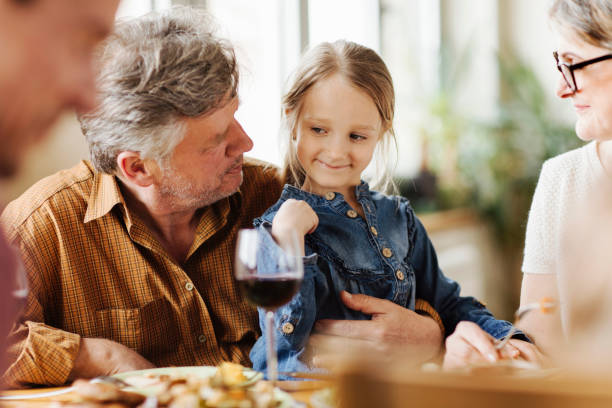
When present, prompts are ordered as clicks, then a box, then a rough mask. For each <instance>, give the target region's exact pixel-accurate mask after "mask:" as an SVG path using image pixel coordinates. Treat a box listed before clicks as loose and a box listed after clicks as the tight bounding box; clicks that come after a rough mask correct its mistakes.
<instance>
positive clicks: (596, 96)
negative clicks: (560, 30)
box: [557, 36, 612, 141]
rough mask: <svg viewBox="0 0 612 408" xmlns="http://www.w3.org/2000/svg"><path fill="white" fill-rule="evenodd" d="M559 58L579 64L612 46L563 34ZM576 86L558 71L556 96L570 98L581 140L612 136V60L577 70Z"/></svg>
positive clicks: (607, 51)
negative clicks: (601, 45)
mask: <svg viewBox="0 0 612 408" xmlns="http://www.w3.org/2000/svg"><path fill="white" fill-rule="evenodd" d="M557 52H558V53H559V62H567V63H568V64H576V63H579V62H582V61H586V60H589V59H592V58H597V57H600V56H602V55H607V54H609V53H610V50H608V49H606V48H600V47H596V46H594V45H591V44H588V43H586V42H584V41H582V40H580V39H579V38H576V37H573V36H561V37H560V41H559V48H558V51H557ZM574 78H575V79H576V87H577V90H576V91H575V92H572V90H571V89H570V88H569V87H568V86H567V84H566V82H565V80H564V79H563V77H562V76H561V74H560V73H559V83H558V87H557V96H559V97H561V98H571V99H572V102H573V103H574V109H575V110H576V114H577V115H578V120H577V121H576V134H577V135H578V137H579V138H580V139H582V140H585V141H588V140H600V141H601V140H611V139H612V60H605V61H600V62H596V63H594V64H591V65H587V66H586V67H584V68H581V69H577V70H575V71H574Z"/></svg>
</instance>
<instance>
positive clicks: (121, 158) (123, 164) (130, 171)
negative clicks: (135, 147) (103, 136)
mask: <svg viewBox="0 0 612 408" xmlns="http://www.w3.org/2000/svg"><path fill="white" fill-rule="evenodd" d="M150 164H151V162H150V161H149V160H144V159H142V158H141V157H140V153H138V152H130V151H127V152H121V153H119V154H118V155H117V169H118V172H119V175H120V176H121V178H123V179H125V180H127V181H129V182H131V183H134V184H136V185H138V186H140V187H148V186H150V185H151V184H153V181H154V180H155V177H154V175H153V173H152V171H151V170H152V169H151V165H150Z"/></svg>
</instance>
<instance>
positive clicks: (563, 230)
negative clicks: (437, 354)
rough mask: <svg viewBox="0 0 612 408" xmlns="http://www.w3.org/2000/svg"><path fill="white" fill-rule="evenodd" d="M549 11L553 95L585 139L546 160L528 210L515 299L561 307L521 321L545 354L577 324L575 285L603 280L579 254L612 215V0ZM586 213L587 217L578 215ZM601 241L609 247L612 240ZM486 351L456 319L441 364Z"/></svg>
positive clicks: (491, 346) (559, 2) (558, 5)
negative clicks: (555, 76) (569, 109)
mask: <svg viewBox="0 0 612 408" xmlns="http://www.w3.org/2000/svg"><path fill="white" fill-rule="evenodd" d="M549 16H550V20H551V22H552V26H553V29H554V31H555V33H556V34H557V36H558V49H557V50H556V51H555V52H554V54H553V56H554V63H555V65H556V69H558V71H559V83H558V88H557V96H559V97H560V98H564V99H567V100H568V101H571V102H572V104H573V106H574V109H575V112H576V115H577V121H576V134H577V136H578V137H579V138H580V139H582V140H584V141H586V142H588V143H587V144H586V145H585V146H583V147H581V148H579V149H576V150H573V151H570V152H567V153H565V154H562V155H560V156H557V157H555V158H553V159H550V160H548V161H547V162H546V163H544V166H543V167H542V171H541V174H540V179H539V181H538V185H537V188H536V191H535V194H534V197H533V202H532V205H531V210H530V213H529V221H528V223H527V233H526V240H525V256H524V260H523V266H522V271H523V284H522V290H521V307H522V308H524V307H526V306H528V305H532V304H537V303H538V302H541V301H542V299H551V298H552V299H555V301H554V302H555V303H556V304H558V305H560V307H559V308H556V311H555V312H554V313H550V310H547V311H546V312H547V313H543V312H530V314H529V315H528V316H526V317H525V318H524V319H521V324H520V327H521V329H522V330H523V331H524V332H525V333H526V334H528V335H529V336H530V337H531V339H532V340H533V341H534V343H535V344H536V345H537V347H538V349H539V350H541V351H542V352H544V353H545V354H550V353H553V352H554V351H555V350H556V348H557V347H558V346H560V345H562V343H560V342H559V339H564V338H566V337H567V336H568V335H571V334H572V333H571V332H572V330H573V331H574V332H576V331H579V330H580V329H581V327H580V325H581V322H580V321H579V319H571V318H570V317H573V316H575V315H576V314H575V312H574V311H572V310H571V308H572V307H573V305H572V304H571V303H572V302H571V299H575V298H576V297H578V295H577V293H578V292H579V291H578V290H577V287H579V286H580V285H583V286H585V285H584V284H585V283H588V284H589V285H591V286H597V285H601V284H602V283H601V281H599V283H598V282H595V281H597V280H598V279H599V278H598V277H597V276H594V275H593V274H590V273H589V270H592V269H593V268H586V266H585V264H584V263H581V261H584V260H585V255H586V254H587V253H592V249H593V246H592V245H593V242H594V241H596V240H597V239H598V236H597V234H594V228H596V227H594V226H595V225H596V224H597V222H598V221H597V220H600V221H599V222H600V223H601V220H602V219H603V218H605V216H606V214H610V215H609V216H610V217H612V1H611V0H555V1H554V2H553V4H552V6H551V8H550V11H549ZM607 191H609V194H608V193H602V192H607ZM602 199H603V200H607V201H604V202H602ZM602 203H603V204H602ZM602 208H603V209H604V210H603V211H602ZM587 218H589V219H590V220H591V222H590V223H585V222H583V221H584V220H583V219H587ZM586 225H589V229H588V231H587V228H585V226H586ZM580 231H582V232H584V233H583V234H579V232H580ZM608 237H609V238H612V231H610V232H609V235H608ZM607 246H608V248H609V250H608V251H609V253H611V254H612V240H610V242H608V243H607ZM599 253H601V251H600V252H599ZM586 260H587V261H588V262H591V263H596V262H602V259H601V258H599V259H598V258H597V257H595V258H594V257H590V258H588V257H586ZM611 267H612V266H610V265H609V264H608V265H607V269H608V270H609V269H610V268H611ZM586 286H588V285H586ZM580 293H582V292H580ZM581 296H583V297H584V296H585V294H584V293H582V295H581ZM511 342H514V343H515V344H516V343H518V344H519V348H520V349H521V354H523V356H524V357H525V358H526V359H528V360H534V359H536V360H538V357H539V354H538V355H536V354H533V349H526V350H527V352H523V349H524V346H523V345H520V342H519V341H518V340H511ZM491 354H495V355H496V354H497V352H496V348H495V342H494V341H493V340H492V339H491V338H489V337H488V336H487V335H486V334H485V333H484V332H482V331H481V330H480V329H479V328H477V327H473V326H472V325H462V326H461V327H458V329H457V330H456V331H455V333H454V334H453V335H452V336H450V337H449V338H448V339H447V355H446V357H445V365H446V366H447V367H454V366H457V365H462V364H467V363H473V362H478V361H481V360H484V359H485V358H486V357H487V356H488V357H489V360H491Z"/></svg>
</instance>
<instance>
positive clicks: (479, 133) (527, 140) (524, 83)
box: [425, 55, 580, 246]
mask: <svg viewBox="0 0 612 408" xmlns="http://www.w3.org/2000/svg"><path fill="white" fill-rule="evenodd" d="M498 62H499V72H500V81H501V89H502V98H501V101H500V104H499V114H498V117H497V119H496V120H494V121H491V122H484V123H483V122H482V121H476V120H473V119H470V118H469V117H466V116H465V115H462V114H460V113H459V109H457V107H456V106H454V105H453V103H454V101H455V100H456V98H455V96H456V95H455V94H454V92H455V87H454V86H453V85H452V84H449V83H448V81H444V80H442V81H441V87H440V92H439V93H438V95H436V96H435V97H434V98H432V100H431V102H430V104H429V113H430V117H429V118H428V122H429V123H432V125H430V126H429V127H428V129H427V131H426V132H425V137H428V138H429V141H430V142H429V143H430V148H429V154H430V160H429V163H430V166H431V169H432V171H433V172H434V173H435V174H436V175H437V181H438V194H437V197H436V206H435V207H436V208H438V209H445V208H452V207H459V206H462V207H465V206H470V207H473V208H475V209H477V210H478V211H479V212H480V213H481V214H482V215H483V216H484V217H485V218H487V219H489V220H490V221H491V222H492V224H493V225H494V226H495V228H496V231H497V233H498V234H497V235H498V237H499V240H500V242H501V243H502V244H504V245H506V246H508V245H510V246H522V244H523V238H524V227H525V224H526V220H527V215H528V210H529V205H530V202H531V197H532V195H533V191H534V189H535V185H536V183H537V179H538V176H539V172H540V168H541V166H542V163H543V162H544V161H545V160H546V159H548V158H550V157H553V156H555V155H557V154H560V153H562V152H564V151H568V150H571V149H573V148H575V147H577V146H579V145H580V141H579V139H578V138H577V137H576V136H575V134H574V131H573V129H572V128H570V127H568V126H565V125H562V124H559V123H558V122H557V121H556V120H555V119H553V118H552V116H551V115H550V111H549V109H548V107H547V104H546V91H545V90H544V88H543V86H542V85H541V83H540V82H539V80H538V79H537V77H536V75H535V74H534V72H533V70H532V69H531V68H529V67H528V66H527V65H526V64H524V63H523V62H522V61H520V60H519V59H518V58H517V57H515V56H512V55H509V56H508V55H506V56H499V58H498ZM445 65H446V64H445ZM457 71H460V70H457ZM442 77H443V78H444V77H448V78H452V79H453V80H454V81H459V80H460V78H459V77H458V76H457V75H450V76H449V75H448V74H445V73H444V72H443V73H442Z"/></svg>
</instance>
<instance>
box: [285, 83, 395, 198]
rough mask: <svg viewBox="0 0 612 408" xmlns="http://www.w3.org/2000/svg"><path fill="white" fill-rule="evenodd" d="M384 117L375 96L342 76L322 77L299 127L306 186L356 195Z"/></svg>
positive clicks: (309, 95) (306, 103) (306, 100)
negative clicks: (377, 106) (355, 189)
mask: <svg viewBox="0 0 612 408" xmlns="http://www.w3.org/2000/svg"><path fill="white" fill-rule="evenodd" d="M382 130H383V129H382V121H381V119H380V115H379V114H378V110H377V109H376V105H375V104H374V101H372V98H370V96H369V95H368V94H366V93H365V92H364V91H362V90H360V89H358V88H356V87H355V86H353V85H352V84H351V83H349V81H348V80H347V79H346V78H345V77H344V76H342V75H340V74H333V75H332V76H330V77H328V78H325V79H322V80H319V81H318V82H316V83H315V84H314V85H312V86H311V88H310V89H309V90H308V91H307V92H306V94H305V95H304V100H303V104H302V110H301V112H300V116H299V118H298V123H297V126H296V133H297V135H296V136H297V157H298V160H299V161H300V164H301V165H302V167H303V168H304V170H305V172H306V179H305V181H304V185H303V186H302V188H303V189H304V190H305V191H310V192H312V193H315V194H320V195H323V194H325V193H326V192H328V191H334V192H339V193H342V194H344V195H345V197H354V187H355V186H356V185H358V184H359V183H360V181H361V173H362V172H363V170H364V169H365V168H366V167H367V166H368V164H369V163H370V160H371V159H372V154H373V153H374V149H375V148H376V143H377V142H378V140H379V139H380V137H381V135H382V133H383V131H382Z"/></svg>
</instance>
